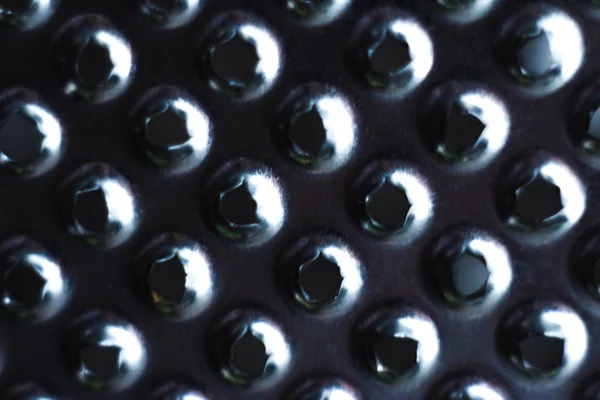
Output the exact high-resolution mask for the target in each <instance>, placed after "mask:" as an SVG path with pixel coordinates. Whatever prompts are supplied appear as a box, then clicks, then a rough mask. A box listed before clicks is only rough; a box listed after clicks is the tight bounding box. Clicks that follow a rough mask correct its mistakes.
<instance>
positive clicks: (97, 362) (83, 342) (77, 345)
mask: <svg viewBox="0 0 600 400" xmlns="http://www.w3.org/2000/svg"><path fill="white" fill-rule="evenodd" d="M73 335H74V336H73V337H72V338H71V339H70V340H69V341H68V344H69V346H70V348H71V351H72V360H73V364H72V368H73V374H74V376H75V378H76V379H77V380H78V381H79V382H80V383H82V384H84V385H86V386H89V387H90V388H92V389H96V390H98V389H100V390H111V391H112V390H121V389H124V388H125V387H127V386H129V385H130V384H132V383H133V382H134V381H135V380H137V379H138V378H139V376H140V374H141V373H142V371H143V369H144V368H145V366H146V351H145V349H144V346H143V344H142V340H141V337H140V336H139V334H138V333H137V331H136V330H135V328H134V327H133V326H132V325H131V324H129V323H128V322H126V321H124V320H122V319H121V318H119V317H117V316H116V315H114V314H110V313H107V312H100V311H94V312H91V313H89V314H87V315H85V316H83V317H82V318H81V319H79V320H78V321H77V323H76V324H75V327H74V331H73Z"/></svg>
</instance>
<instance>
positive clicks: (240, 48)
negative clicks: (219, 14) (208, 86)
mask: <svg viewBox="0 0 600 400" xmlns="http://www.w3.org/2000/svg"><path fill="white" fill-rule="evenodd" d="M258 62H259V58H258V54H257V53H256V48H255V47H254V45H253V44H252V43H250V42H249V41H248V40H246V39H245V38H243V37H241V36H240V35H239V34H238V33H237V32H236V33H234V35H233V36H232V37H231V38H229V39H227V40H226V41H225V42H223V43H220V44H219V45H217V46H215V47H213V48H212V49H211V55H210V65H211V69H212V72H213V73H214V74H215V77H216V78H217V79H218V80H219V81H221V82H223V85H224V86H227V87H232V88H239V89H240V90H243V89H244V88H246V87H248V86H249V85H250V83H251V82H252V80H253V79H255V78H256V67H257V66H258Z"/></svg>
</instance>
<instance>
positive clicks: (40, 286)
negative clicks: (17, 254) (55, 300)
mask: <svg viewBox="0 0 600 400" xmlns="http://www.w3.org/2000/svg"><path fill="white" fill-rule="evenodd" d="M4 284H5V292H6V293H5V300H4V302H5V303H13V302H14V303H16V304H18V305H20V306H22V307H24V308H32V307H35V306H38V305H40V303H42V301H43V297H44V288H45V287H46V280H45V279H44V278H43V277H42V276H40V274H39V273H38V272H37V271H36V270H35V269H34V268H33V266H31V265H28V264H17V265H15V266H13V267H11V268H10V269H9V270H8V271H6V274H5V276H4Z"/></svg>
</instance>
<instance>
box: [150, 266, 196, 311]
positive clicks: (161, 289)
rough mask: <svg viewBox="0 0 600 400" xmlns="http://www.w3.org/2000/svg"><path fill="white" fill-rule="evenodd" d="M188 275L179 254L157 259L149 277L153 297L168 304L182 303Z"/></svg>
mask: <svg viewBox="0 0 600 400" xmlns="http://www.w3.org/2000/svg"><path fill="white" fill-rule="evenodd" d="M186 277H187V274H186V272H185V267H184V265H183V264H182V263H181V260H180V259H179V258H178V257H177V256H173V257H170V258H167V259H162V260H158V261H156V262H155V263H154V264H153V265H152V268H151V269H150V276H149V277H148V283H149V284H150V289H151V290H152V294H153V295H152V297H153V298H154V299H155V300H157V301H164V302H165V303H167V304H180V303H181V302H183V300H184V295H185V281H186Z"/></svg>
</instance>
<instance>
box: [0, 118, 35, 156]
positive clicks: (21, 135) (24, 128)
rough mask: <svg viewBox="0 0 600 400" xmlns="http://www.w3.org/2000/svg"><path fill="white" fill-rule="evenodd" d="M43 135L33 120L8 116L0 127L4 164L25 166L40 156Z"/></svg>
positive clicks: (0, 146)
mask: <svg viewBox="0 0 600 400" xmlns="http://www.w3.org/2000/svg"><path fill="white" fill-rule="evenodd" d="M43 140H44V135H43V134H42V133H41V132H40V131H39V130H38V128H37V124H36V123H35V121H34V120H32V119H30V118H28V117H26V116H24V115H22V114H21V113H15V114H12V115H10V116H8V117H7V118H6V119H4V121H2V125H1V127H0V150H1V151H2V154H3V155H4V156H5V157H6V159H7V161H4V162H5V163H14V164H17V165H19V164H27V163H30V162H31V161H32V160H35V159H36V158H38V157H39V156H40V155H41V152H42V149H43Z"/></svg>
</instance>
